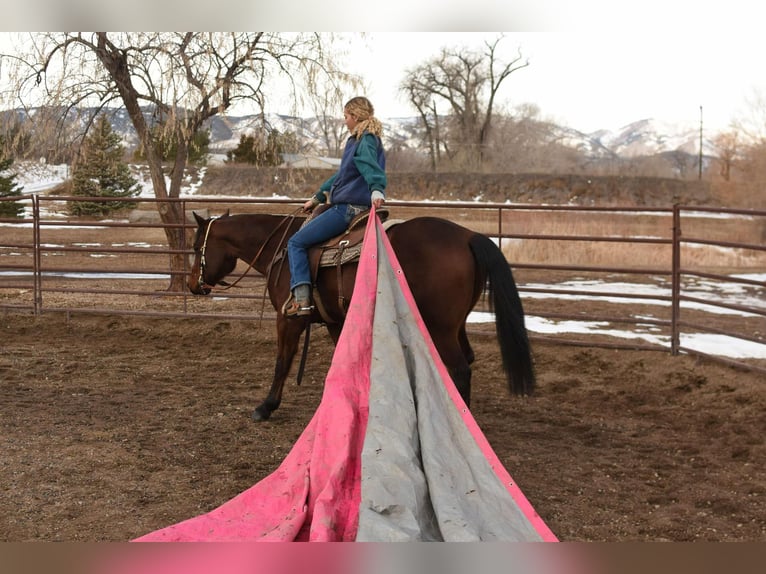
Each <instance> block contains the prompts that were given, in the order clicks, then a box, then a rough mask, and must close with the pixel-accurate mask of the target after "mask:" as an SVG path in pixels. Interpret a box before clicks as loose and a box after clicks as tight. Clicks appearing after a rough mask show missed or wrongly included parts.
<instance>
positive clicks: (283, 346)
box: [253, 313, 307, 421]
mask: <svg viewBox="0 0 766 574" xmlns="http://www.w3.org/2000/svg"><path fill="white" fill-rule="evenodd" d="M306 325H307V322H306V320H305V319H300V318H299V319H285V317H284V316H283V315H282V314H281V313H280V314H279V316H278V317H277V362H276V365H275V366H274V379H273V380H272V382H271V389H270V390H269V394H268V396H267V397H266V399H265V400H264V401H263V402H262V403H261V404H260V406H258V407H257V408H256V409H255V411H254V412H253V420H256V421H265V420H268V418H269V417H270V416H271V413H273V412H274V411H275V410H277V409H278V408H279V404H280V403H281V402H282V390H283V389H284V386H285V380H286V379H287V375H288V373H289V372H290V367H291V366H292V364H293V359H294V358H295V354H296V353H297V352H298V342H299V340H300V338H301V333H302V332H303V331H304V330H305V329H306Z"/></svg>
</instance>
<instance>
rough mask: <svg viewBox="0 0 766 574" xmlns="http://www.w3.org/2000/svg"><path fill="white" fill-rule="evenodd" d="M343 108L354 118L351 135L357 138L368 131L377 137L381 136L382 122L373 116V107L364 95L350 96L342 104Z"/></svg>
mask: <svg viewBox="0 0 766 574" xmlns="http://www.w3.org/2000/svg"><path fill="white" fill-rule="evenodd" d="M343 110H344V111H345V112H348V113H349V114H350V115H352V116H353V117H354V118H356V121H357V124H356V126H354V129H353V131H352V132H351V135H352V136H354V137H357V138H358V137H361V136H362V134H363V133H364V132H369V133H371V134H373V135H376V136H378V137H382V136H383V124H381V123H380V120H378V118H376V117H375V108H373V107H372V102H370V100H368V99H367V98H365V97H364V96H357V97H355V98H351V99H350V100H349V101H348V102H346V105H345V106H343Z"/></svg>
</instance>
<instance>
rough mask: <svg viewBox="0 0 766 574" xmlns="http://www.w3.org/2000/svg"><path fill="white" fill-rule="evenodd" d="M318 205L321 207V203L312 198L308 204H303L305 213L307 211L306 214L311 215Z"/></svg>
mask: <svg viewBox="0 0 766 574" xmlns="http://www.w3.org/2000/svg"><path fill="white" fill-rule="evenodd" d="M317 205H319V202H318V201H317V200H316V199H315V198H313V197H312V198H311V199H309V200H308V201H307V202H306V203H304V204H303V211H305V212H306V213H311V212H312V211H313V210H314V208H315V207H316V206H317Z"/></svg>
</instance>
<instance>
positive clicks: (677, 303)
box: [670, 203, 681, 355]
mask: <svg viewBox="0 0 766 574" xmlns="http://www.w3.org/2000/svg"><path fill="white" fill-rule="evenodd" d="M672 266H673V268H672V274H671V276H672V297H671V299H672V302H671V320H670V353H671V355H677V354H678V349H679V347H680V346H681V344H680V341H681V334H680V331H679V325H678V323H679V321H680V315H681V208H680V207H679V205H678V204H677V203H676V204H674V205H673V263H672Z"/></svg>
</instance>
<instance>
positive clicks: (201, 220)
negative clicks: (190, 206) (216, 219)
mask: <svg viewBox="0 0 766 574" xmlns="http://www.w3.org/2000/svg"><path fill="white" fill-rule="evenodd" d="M192 214H193V215H194V219H196V220H197V225H199V226H200V227H202V226H203V225H204V224H205V218H204V217H202V216H201V215H200V214H199V213H197V212H196V211H192Z"/></svg>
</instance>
